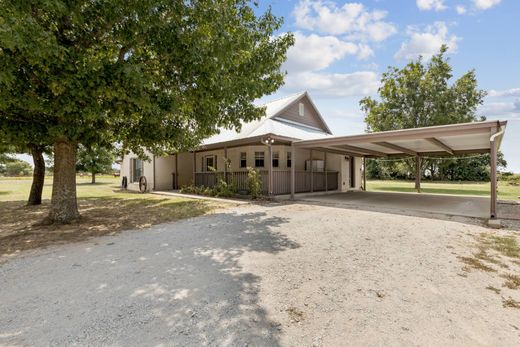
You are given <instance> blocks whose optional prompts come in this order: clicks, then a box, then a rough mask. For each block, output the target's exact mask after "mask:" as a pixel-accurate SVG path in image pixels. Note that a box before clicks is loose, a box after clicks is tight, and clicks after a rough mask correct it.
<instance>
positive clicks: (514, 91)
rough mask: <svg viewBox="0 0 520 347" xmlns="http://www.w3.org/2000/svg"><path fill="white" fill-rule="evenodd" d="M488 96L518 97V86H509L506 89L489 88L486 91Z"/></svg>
mask: <svg viewBox="0 0 520 347" xmlns="http://www.w3.org/2000/svg"><path fill="white" fill-rule="evenodd" d="M488 96H489V97H520V88H511V89H506V90H494V89H491V90H490V91H489V92H488Z"/></svg>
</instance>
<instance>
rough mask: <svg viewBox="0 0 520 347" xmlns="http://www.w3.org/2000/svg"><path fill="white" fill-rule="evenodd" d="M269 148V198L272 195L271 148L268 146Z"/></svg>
mask: <svg viewBox="0 0 520 347" xmlns="http://www.w3.org/2000/svg"><path fill="white" fill-rule="evenodd" d="M267 147H268V148H269V167H268V168H269V190H268V194H269V196H272V195H273V146H271V145H268V146H267Z"/></svg>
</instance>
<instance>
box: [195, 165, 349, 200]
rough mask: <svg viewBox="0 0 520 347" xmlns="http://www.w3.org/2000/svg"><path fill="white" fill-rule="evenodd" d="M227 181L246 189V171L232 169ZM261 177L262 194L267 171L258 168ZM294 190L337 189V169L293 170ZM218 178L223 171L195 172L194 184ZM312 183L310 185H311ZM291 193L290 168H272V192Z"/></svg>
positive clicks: (209, 184)
mask: <svg viewBox="0 0 520 347" xmlns="http://www.w3.org/2000/svg"><path fill="white" fill-rule="evenodd" d="M226 176H227V177H226V181H227V182H228V183H231V182H234V183H235V185H236V187H237V189H238V190H247V189H248V188H247V171H233V172H228V173H227V174H226ZM260 176H261V178H262V190H263V193H264V194H267V193H268V189H269V171H267V170H260ZM295 176H296V177H295V192H296V193H305V192H311V191H312V192H320V191H325V190H337V189H338V177H339V173H338V172H337V171H327V172H326V173H325V172H313V173H312V178H311V172H309V171H296V172H295ZM218 179H224V172H196V173H195V185H197V186H206V187H213V186H214V185H215V184H217V181H218ZM311 183H312V187H311ZM290 193H291V170H273V194H275V195H281V194H290Z"/></svg>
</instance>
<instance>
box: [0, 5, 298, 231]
mask: <svg viewBox="0 0 520 347" xmlns="http://www.w3.org/2000/svg"><path fill="white" fill-rule="evenodd" d="M280 26H281V19H279V18H276V17H275V16H273V15H272V13H271V11H270V10H268V11H267V12H266V13H264V14H262V15H260V16H256V15H255V12H254V9H253V8H252V7H251V6H250V3H249V1H247V0H219V1H207V0H193V1H171V0H100V1H90V0H82V1H81V0H79V1H64V0H34V1H25V0H21V1H20V0H16V1H15V0H4V1H2V6H0V117H1V118H2V123H3V124H4V127H5V128H7V129H9V132H11V133H15V132H21V133H24V132H27V133H28V135H30V134H32V133H33V132H32V128H33V127H41V128H42V130H41V133H42V134H45V135H46V139H45V143H47V141H48V143H52V144H53V152H54V180H53V189H52V198H51V208H50V212H49V217H48V221H49V222H69V221H71V220H73V219H75V218H77V217H78V216H79V213H78V209H77V202H76V181H75V180H76V175H75V173H76V172H75V164H76V154H77V146H78V144H82V145H84V146H87V147H89V146H92V145H98V146H101V147H103V146H108V145H110V144H112V143H114V142H120V143H123V144H124V149H125V150H132V151H134V152H136V153H138V154H144V152H143V149H144V148H147V149H149V150H150V151H151V152H152V153H154V154H162V153H165V152H172V151H177V150H183V149H189V148H193V147H194V146H196V145H197V144H198V143H200V141H201V139H203V138H205V137H208V136H210V135H213V134H215V133H216V132H217V131H218V128H220V127H225V128H231V127H240V124H241V122H242V121H250V120H253V119H257V118H259V117H261V116H262V115H263V114H264V113H265V110H263V109H257V108H255V107H254V105H253V101H254V100H255V99H258V98H260V97H262V96H263V95H265V94H269V93H272V92H274V91H276V90H277V89H278V88H279V87H280V86H281V85H282V83H283V77H284V73H282V72H281V71H280V67H281V65H282V63H283V61H284V60H285V55H286V52H287V49H288V47H289V46H290V45H291V44H292V42H293V38H292V36H291V35H290V34H283V35H275V32H276V30H278V29H279V28H280Z"/></svg>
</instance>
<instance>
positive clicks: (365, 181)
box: [363, 157, 367, 192]
mask: <svg viewBox="0 0 520 347" xmlns="http://www.w3.org/2000/svg"><path fill="white" fill-rule="evenodd" d="M363 190H364V191H365V192H366V191H367V158H366V157H363Z"/></svg>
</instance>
